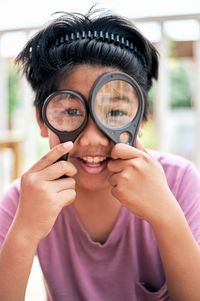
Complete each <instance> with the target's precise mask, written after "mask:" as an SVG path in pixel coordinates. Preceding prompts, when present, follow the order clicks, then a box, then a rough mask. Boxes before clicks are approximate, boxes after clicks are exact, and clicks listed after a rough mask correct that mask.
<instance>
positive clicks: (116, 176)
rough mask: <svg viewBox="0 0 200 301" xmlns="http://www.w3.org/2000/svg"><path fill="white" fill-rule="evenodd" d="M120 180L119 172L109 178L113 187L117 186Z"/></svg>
mask: <svg viewBox="0 0 200 301" xmlns="http://www.w3.org/2000/svg"><path fill="white" fill-rule="evenodd" d="M118 180H119V175H118V174H113V175H112V176H110V178H109V179H108V181H109V183H110V185H111V186H113V187H115V186H117V183H118Z"/></svg>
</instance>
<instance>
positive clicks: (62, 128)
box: [42, 72, 144, 145]
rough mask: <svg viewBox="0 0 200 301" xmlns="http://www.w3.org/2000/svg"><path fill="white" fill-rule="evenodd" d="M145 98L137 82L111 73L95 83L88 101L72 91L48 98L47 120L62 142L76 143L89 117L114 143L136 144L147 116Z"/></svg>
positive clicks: (125, 76) (45, 103) (45, 116)
mask: <svg viewBox="0 0 200 301" xmlns="http://www.w3.org/2000/svg"><path fill="white" fill-rule="evenodd" d="M143 111H144V99H143V94H142V91H141V89H140V87H139V85H138V84H137V82H136V81H135V80H134V79H133V78H132V77H130V76H129V75H127V74H126V73H123V72H109V73H105V74H103V75H102V76H100V77H98V78H97V80H96V81H95V82H94V84H93V86H92V88H91V91H90V95H89V99H88V101H86V100H85V98H84V97H83V96H82V95H81V94H80V93H77V92H75V91H72V90H59V91H55V92H53V93H52V94H51V95H50V96H48V97H47V99H46V100H45V102H44V104H43V108H42V117H43V121H44V122H45V124H46V125H47V127H48V128H49V129H51V130H52V131H53V132H54V133H55V134H56V135H57V136H58V137H59V139H60V142H61V143H62V142H66V141H69V140H71V141H75V140H76V138H77V137H78V135H79V134H80V133H81V132H82V130H83V129H84V128H85V127H86V125H87V122H88V118H89V115H90V116H91V117H92V119H93V120H94V122H95V123H96V124H97V126H98V127H99V128H100V130H101V131H102V132H104V133H105V134H106V135H107V136H108V137H109V138H110V139H111V140H112V141H113V142H114V143H119V142H122V143H127V144H130V145H133V144H134V141H135V138H136V136H137V131H138V128H139V125H140V122H141V120H142V117H143Z"/></svg>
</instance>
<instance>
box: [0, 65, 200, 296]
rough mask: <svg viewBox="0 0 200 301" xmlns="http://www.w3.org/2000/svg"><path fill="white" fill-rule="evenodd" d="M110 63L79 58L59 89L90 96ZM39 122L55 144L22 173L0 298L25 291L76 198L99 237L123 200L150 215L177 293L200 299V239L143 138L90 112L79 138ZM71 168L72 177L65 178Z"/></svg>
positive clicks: (0, 273)
mask: <svg viewBox="0 0 200 301" xmlns="http://www.w3.org/2000/svg"><path fill="white" fill-rule="evenodd" d="M111 70H113V69H111V68H106V67H101V68H100V67H99V66H98V67H94V66H93V67H92V66H86V65H82V66H77V67H76V68H74V70H73V71H72V73H71V74H70V76H68V77H66V78H64V79H63V80H62V82H61V83H60V86H59V89H64V88H68V89H72V90H75V91H77V92H80V93H81V94H82V95H84V96H85V97H86V99H87V98H88V95H89V91H90V88H91V86H92V84H93V82H94V80H95V79H96V78H97V77H98V76H99V75H101V74H102V73H104V72H107V71H111ZM83 74H84V80H83ZM36 113H37V116H38V112H36ZM37 119H38V118H37ZM38 125H39V127H40V132H41V135H42V136H43V137H48V138H49V143H50V148H51V150H50V151H49V153H48V154H46V155H45V156H44V157H43V158H41V159H40V160H39V161H38V162H36V163H35V165H34V166H32V167H31V168H30V169H29V170H28V171H27V172H26V173H25V174H24V175H22V181H21V194H20V203H19V207H18V210H17V213H16V216H15V219H14V222H13V224H12V226H11V228H10V231H9V233H8V235H7V237H6V239H5V242H4V244H3V246H2V249H1V253H0V266H1V269H0V301H7V300H9V301H13V300H15V301H21V300H23V299H24V295H25V289H26V285H27V280H28V277H29V274H30V270H31V266H32V261H33V258H34V254H35V251H36V248H37V246H38V243H39V242H40V240H41V239H42V238H44V237H45V236H46V235H47V234H48V233H49V232H50V231H51V229H52V227H53V225H54V222H55V220H56V218H57V216H58V214H59V212H60V211H61V210H62V209H63V208H64V207H65V206H67V205H69V204H71V203H72V202H73V204H74V206H75V208H76V211H77V214H78V215H79V218H80V220H81V222H82V224H83V226H84V227H85V229H86V230H87V231H88V233H89V235H90V236H91V238H92V239H93V240H95V241H99V242H105V240H106V238H107V237H108V235H109V233H110V232H111V231H112V228H113V226H114V224H115V223H116V220H117V218H118V216H119V212H120V209H121V207H122V206H125V207H126V208H128V210H129V211H130V212H132V213H133V214H135V215H137V216H138V217H140V218H142V219H144V220H146V221H147V222H148V223H150V225H151V226H152V229H153V231H154V233H155V236H156V239H157V244H158V248H159V251H160V255H161V259H162V262H163V267H164V270H165V274H166V280H167V285H168V289H169V294H170V297H171V300H173V301H188V300H190V301H198V300H200V286H199V283H200V272H199V271H200V251H199V246H198V245H197V243H196V242H195V240H194V239H193V236H192V234H191V231H190V229H189V227H188V225H187V222H186V220H185V217H184V215H183V212H182V210H181V208H180V207H179V205H178V203H177V201H176V200H175V198H174V196H173V195H172V193H171V191H170V189H169V187H168V184H167V181H166V177H165V174H164V171H163V169H162V167H161V166H160V164H159V163H158V162H157V161H156V160H154V159H153V158H152V157H151V156H150V155H149V154H148V152H147V151H146V150H145V149H144V148H143V147H142V146H141V145H140V144H139V141H138V140H137V142H136V147H131V146H128V145H125V144H120V143H119V144H117V145H114V144H113V143H112V142H111V141H110V140H109V139H108V138H107V137H106V136H105V135H104V134H103V133H102V132H101V131H100V130H99V129H98V128H97V126H96V125H95V124H94V123H93V121H92V120H89V122H88V125H87V127H86V128H85V129H84V131H83V132H82V133H81V134H80V135H79V137H78V138H77V139H76V141H75V142H74V144H73V143H71V142H67V143H64V144H60V143H59V139H58V137H57V136H56V135H55V134H54V133H53V132H51V131H50V130H49V129H48V128H47V127H46V126H45V124H43V123H42V122H41V120H39V119H38ZM65 153H69V156H68V161H58V162H56V161H57V160H58V159H59V158H60V157H61V156H62V155H64V154H65ZM97 157H98V158H103V157H106V158H108V159H107V160H106V161H105V162H104V163H95V164H91V162H87V161H90V160H91V158H97ZM84 158H85V159H86V160H85V161H84V160H83V159H84ZM88 158H90V159H88ZM55 162H56V163H55ZM64 174H66V175H67V176H68V177H67V178H64V179H63V178H62V179H58V178H59V177H60V176H62V175H64ZM144 187H145V189H143V188H144ZM30 191H31V194H30ZM41 200H42V201H41ZM34 212H37V214H36V215H35V214H33V213H34ZM166 212H167V214H166ZM174 225H176V227H174ZM175 242H176V243H175ZM13 250H15V252H13ZM188 266H189V267H190V268H189V269H188ZM19 275H20V277H19ZM10 283H12V290H11V289H10Z"/></svg>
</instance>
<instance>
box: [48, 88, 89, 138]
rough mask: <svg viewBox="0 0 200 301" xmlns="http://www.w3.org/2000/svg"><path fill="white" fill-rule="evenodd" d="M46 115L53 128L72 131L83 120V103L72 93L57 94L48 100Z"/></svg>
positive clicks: (84, 109)
mask: <svg viewBox="0 0 200 301" xmlns="http://www.w3.org/2000/svg"><path fill="white" fill-rule="evenodd" d="M46 116H47V119H48V122H49V123H50V124H51V126H52V127H53V128H54V129H56V130H59V131H67V132H70V131H74V130H76V129H78V128H79V127H80V126H81V125H82V123H83V122H84V120H85V116H86V108H85V104H84V103H83V102H82V101H81V100H80V99H79V98H78V97H77V96H74V95H72V94H69V93H61V94H57V95H56V96H55V97H54V98H52V99H51V101H49V103H48V106H47V109H46Z"/></svg>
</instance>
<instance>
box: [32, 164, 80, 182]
mask: <svg viewBox="0 0 200 301" xmlns="http://www.w3.org/2000/svg"><path fill="white" fill-rule="evenodd" d="M76 173H77V169H76V168H75V166H74V165H73V164H72V163H71V162H69V161H64V160H61V161H57V162H56V163H54V164H52V165H50V166H48V167H47V168H45V169H42V170H41V171H39V172H38V179H41V180H44V179H45V180H47V181H51V180H55V179H58V178H60V177H61V176H63V175H66V176H68V177H73V176H74V175H75V174H76Z"/></svg>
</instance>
